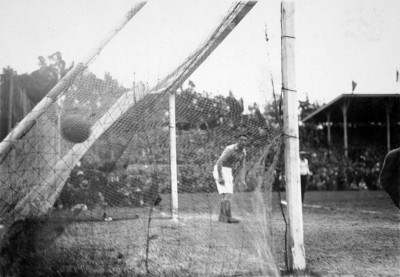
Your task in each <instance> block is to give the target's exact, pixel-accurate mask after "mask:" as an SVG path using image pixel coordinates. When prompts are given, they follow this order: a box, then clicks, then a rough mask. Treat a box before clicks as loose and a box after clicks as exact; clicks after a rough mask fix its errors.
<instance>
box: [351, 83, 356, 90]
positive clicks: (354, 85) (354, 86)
mask: <svg viewBox="0 0 400 277" xmlns="http://www.w3.org/2000/svg"><path fill="white" fill-rule="evenodd" d="M351 83H352V85H353V91H352V92H354V90H355V89H356V86H357V83H356V82H354V81H351Z"/></svg>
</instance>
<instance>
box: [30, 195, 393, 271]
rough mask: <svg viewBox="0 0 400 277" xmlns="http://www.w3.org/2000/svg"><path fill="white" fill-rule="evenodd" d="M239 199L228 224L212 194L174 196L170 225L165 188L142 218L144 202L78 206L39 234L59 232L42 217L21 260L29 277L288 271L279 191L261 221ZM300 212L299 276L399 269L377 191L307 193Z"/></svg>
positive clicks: (389, 211)
mask: <svg viewBox="0 0 400 277" xmlns="http://www.w3.org/2000/svg"><path fill="white" fill-rule="evenodd" d="M282 197H283V198H284V197H285V194H284V193H283V194H282ZM240 198H241V199H242V200H244V201H241V202H240V203H239V204H238V203H237V204H236V205H233V212H234V215H237V217H239V218H240V219H242V222H241V223H240V224H237V225H231V224H229V225H228V224H222V223H219V222H218V216H217V215H218V196H217V195H215V194H180V195H179V205H180V207H179V211H180V214H179V216H180V220H179V221H178V222H174V221H172V220H171V219H170V218H169V216H168V214H169V209H170V203H169V195H163V201H162V202H161V204H162V205H161V207H157V210H155V211H152V217H151V218H150V221H149V214H150V210H149V208H140V209H139V208H137V209H132V208H130V209H123V208H109V209H107V213H108V215H109V216H111V217H113V219H114V220H113V221H110V222H103V221H98V220H97V219H98V218H99V217H100V216H101V214H102V212H103V211H102V210H100V209H99V210H94V211H84V212H82V213H81V214H80V215H79V216H78V218H76V219H77V221H74V222H73V223H72V224H69V225H68V226H66V228H65V229H64V230H63V232H62V234H61V235H59V236H48V235H46V233H43V232H45V231H46V232H47V233H51V232H53V231H52V230H51V229H52V228H58V230H56V231H58V232H60V229H59V227H57V225H54V224H52V223H51V222H50V221H49V222H47V223H44V225H46V226H45V228H41V229H40V230H39V231H38V232H39V233H38V234H37V236H36V238H40V241H41V245H42V247H39V248H36V251H38V253H36V255H30V256H29V257H30V259H31V260H27V259H25V260H24V259H22V260H23V261H25V264H23V266H25V267H27V269H28V270H27V272H30V276H34V273H36V272H37V273H38V274H37V275H41V276H47V275H54V276H146V275H148V276H258V275H262V274H263V275H264V276H265V275H267V276H273V275H274V273H275V272H274V270H273V267H274V265H277V267H278V271H280V273H281V274H282V275H287V273H286V272H285V270H286V264H285V249H284V245H285V223H284V221H283V217H282V214H281V210H280V206H279V201H280V199H279V197H278V194H277V193H273V201H272V208H273V212H272V218H271V219H270V221H269V222H265V221H264V220H263V219H262V218H251V220H249V218H248V217H249V216H250V215H249V213H248V211H250V210H251V207H250V206H251V205H252V199H251V195H250V194H249V195H246V194H243V195H241V196H240ZM246 205H248V207H247V206H246ZM303 218H304V244H305V251H306V262H307V271H306V272H307V275H311V276H343V275H344V276H399V273H398V270H399V268H400V225H399V223H400V214H399V210H398V209H397V208H395V207H394V205H392V203H391V202H390V199H389V198H388V197H387V195H386V194H385V193H384V192H383V191H342V192H336V191H332V192H317V191H311V192H307V193H306V196H305V203H304V207H303ZM265 224H270V226H272V239H271V238H269V237H268V236H264V235H265V233H266V232H267V231H268V228H266V227H265ZM54 226H55V227H54ZM149 226H150V228H149ZM40 232H42V233H40ZM254 237H256V238H257V239H254ZM263 244H269V245H270V246H271V245H272V250H273V251H272V253H266V252H263V251H267V250H268V249H269V247H265V248H263V247H262V245H263ZM43 245H45V246H46V247H43ZM263 253H264V257H268V259H267V260H268V261H267V262H266V263H264V264H263V263H262V259H260V255H261V256H262V255H263ZM265 253H266V254H265ZM268 255H271V256H268ZM264 260H265V259H264ZM32 261H35V265H29V262H32ZM29 269H30V270H29ZM32 274H33V275H32Z"/></svg>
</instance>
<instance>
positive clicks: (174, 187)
mask: <svg viewBox="0 0 400 277" xmlns="http://www.w3.org/2000/svg"><path fill="white" fill-rule="evenodd" d="M169 140H170V169H171V203H172V206H171V213H172V219H173V220H175V221H176V220H178V169H177V165H176V120H175V91H170V92H169Z"/></svg>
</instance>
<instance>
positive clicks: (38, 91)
mask: <svg viewBox="0 0 400 277" xmlns="http://www.w3.org/2000/svg"><path fill="white" fill-rule="evenodd" d="M38 60H39V63H38V64H39V69H38V70H35V71H33V72H32V73H31V74H23V75H20V76H18V79H17V82H18V84H19V86H20V88H22V89H25V90H26V93H27V96H28V97H29V99H30V100H31V101H32V102H33V103H34V104H37V103H38V102H39V101H40V100H41V99H42V98H43V97H44V96H45V95H46V94H47V93H48V92H49V91H50V90H51V89H52V88H53V87H54V86H55V85H56V84H57V82H58V81H59V80H60V79H61V78H62V77H64V76H65V75H66V74H67V73H68V71H69V70H71V69H72V67H73V63H71V64H70V66H69V67H66V62H65V61H64V60H63V58H62V55H61V53H60V52H55V53H53V54H51V55H50V56H48V57H47V58H44V57H43V56H39V57H38Z"/></svg>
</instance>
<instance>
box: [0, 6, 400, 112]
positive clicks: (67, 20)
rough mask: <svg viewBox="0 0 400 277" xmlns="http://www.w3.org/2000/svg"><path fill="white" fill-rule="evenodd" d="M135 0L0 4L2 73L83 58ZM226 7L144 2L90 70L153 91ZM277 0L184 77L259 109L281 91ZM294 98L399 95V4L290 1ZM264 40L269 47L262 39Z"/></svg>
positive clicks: (246, 21)
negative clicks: (43, 60)
mask: <svg viewBox="0 0 400 277" xmlns="http://www.w3.org/2000/svg"><path fill="white" fill-rule="evenodd" d="M136 2H137V1H134V0H118V1H115V0H101V1H100V0H84V1H82V0H68V1H65V0H64V1H61V0H35V1H31V0H0V6H1V10H0V34H1V35H0V66H1V67H2V68H4V67H7V66H10V67H12V68H13V69H14V70H16V71H17V72H18V73H19V74H22V73H30V72H32V71H34V70H36V69H38V60H37V57H38V56H48V55H50V54H52V53H54V52H56V51H60V52H61V53H62V55H63V58H64V60H65V61H66V62H67V63H70V62H72V61H74V62H75V63H77V62H79V61H81V60H82V58H83V57H85V56H86V55H87V53H88V52H90V51H91V50H93V48H94V47H96V46H97V45H98V42H99V41H101V39H102V38H103V37H104V36H105V34H107V33H108V32H109V31H110V30H112V29H113V27H114V26H115V24H116V22H118V21H119V20H120V19H121V18H123V16H124V14H126V12H127V11H128V10H129V9H130V8H131V7H132V6H134V4H135V3H136ZM231 5H232V2H231V1H224V0H221V1H215V0H214V1H212V0H202V1H198V0H149V1H148V3H147V4H146V5H145V6H144V8H143V9H142V10H141V11H140V12H139V13H138V14H137V15H136V16H135V17H134V18H133V19H132V20H131V21H130V22H129V23H128V24H127V25H126V27H125V28H124V29H123V31H121V32H120V33H119V34H118V35H117V36H116V37H115V39H114V40H112V42H111V43H110V44H109V45H108V46H107V47H106V48H105V49H104V51H103V52H102V55H101V56H99V57H98V58H97V59H96V60H95V61H94V62H93V63H92V64H91V67H90V68H91V69H92V70H93V71H94V72H95V73H96V74H98V75H99V76H101V75H102V74H103V73H104V71H109V72H111V74H112V76H116V77H117V78H118V79H119V80H121V83H123V84H125V85H129V84H131V83H132V80H133V79H134V80H135V81H143V82H147V83H149V84H156V83H157V81H158V80H160V79H163V77H164V76H165V75H166V74H167V73H169V72H171V70H173V68H175V67H176V66H177V65H178V64H180V63H181V62H182V61H183V60H184V59H185V58H186V57H187V56H188V55H189V54H191V53H192V52H193V51H194V50H196V48H197V47H198V46H199V45H200V44H201V42H202V41H204V39H205V38H207V36H208V34H210V32H211V31H212V30H213V27H215V24H216V23H217V22H218V20H219V19H220V18H221V17H222V16H223V15H224V14H225V12H226V11H227V10H228V9H229V8H230V7H231ZM280 5H281V1H278V0H264V1H262V0H260V1H258V3H257V4H256V6H255V7H254V8H253V9H252V10H251V11H250V12H249V14H248V15H247V16H246V17H245V18H244V19H243V20H242V22H241V23H240V24H239V25H238V26H237V28H236V29H235V30H233V31H232V33H231V34H230V35H229V36H228V37H227V38H226V39H225V40H224V41H223V42H222V43H221V45H220V46H219V47H218V48H217V49H216V50H215V51H214V52H213V53H212V54H211V55H210V56H209V58H208V59H207V60H206V61H205V62H204V63H203V64H202V65H201V66H200V67H199V68H198V69H197V70H196V72H195V73H194V74H193V75H192V76H190V77H189V79H190V80H192V81H193V82H194V83H195V85H196V90H197V91H199V92H201V91H207V92H210V93H215V94H227V93H228V92H229V91H232V93H233V94H234V95H235V96H236V97H242V98H244V100H245V102H247V103H252V102H257V103H259V104H260V105H263V104H264V103H265V102H266V101H268V99H271V96H272V87H271V80H273V82H274V89H275V92H278V93H279V92H280V89H281V35H280V34H281V26H280V24H281V18H280V16H281V14H280ZM295 8H296V10H295V36H296V41H295V64H296V89H297V91H298V98H299V99H300V100H304V99H305V97H306V96H308V97H309V98H310V100H311V101H313V102H318V103H319V104H323V103H327V102H329V101H331V100H332V99H334V98H336V97H338V96H339V95H341V94H343V93H351V92H352V81H355V82H356V83H357V87H356V89H355V91H354V93H360V94H361V93H400V83H399V82H396V70H399V71H400V16H399V12H400V1H399V0H318V1H317V0H297V1H296V2H295ZM265 33H267V35H268V38H269V40H268V42H267V41H266V39H265Z"/></svg>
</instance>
